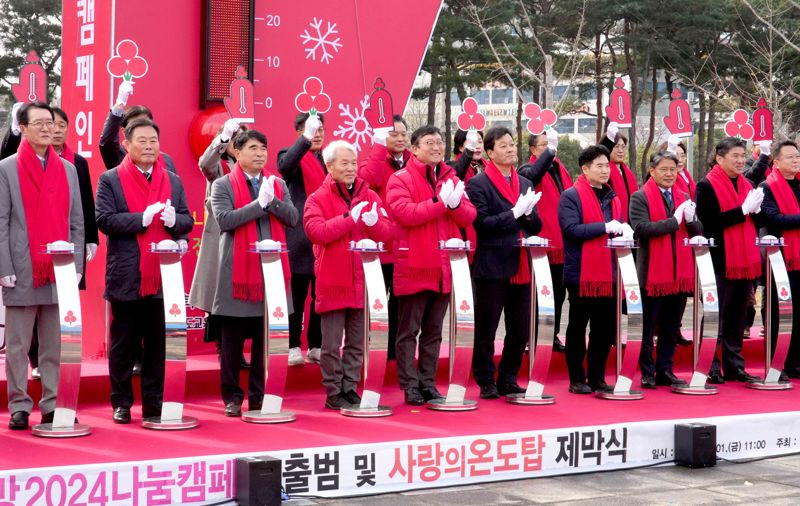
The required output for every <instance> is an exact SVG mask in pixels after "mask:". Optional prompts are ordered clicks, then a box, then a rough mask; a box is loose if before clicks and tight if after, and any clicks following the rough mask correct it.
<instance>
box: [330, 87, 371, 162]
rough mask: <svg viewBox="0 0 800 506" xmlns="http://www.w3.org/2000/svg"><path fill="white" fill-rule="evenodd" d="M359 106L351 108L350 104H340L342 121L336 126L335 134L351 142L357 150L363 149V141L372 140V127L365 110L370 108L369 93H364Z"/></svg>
mask: <svg viewBox="0 0 800 506" xmlns="http://www.w3.org/2000/svg"><path fill="white" fill-rule="evenodd" d="M359 105H360V107H361V108H360V109H359V108H358V107H353V108H352V109H351V108H350V106H349V105H346V104H339V116H340V117H341V118H342V121H341V123H339V125H338V126H337V127H336V130H335V131H334V132H333V135H334V136H336V137H339V138H340V139H343V140H346V141H348V142H350V143H351V144H352V145H353V146H355V148H356V150H358V151H361V143H366V142H367V140H368V139H369V140H372V127H371V126H369V121H367V117H366V116H365V115H364V111H366V110H367V109H368V108H369V95H364V98H363V99H362V100H361V102H360V104H359Z"/></svg>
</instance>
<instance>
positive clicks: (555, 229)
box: [530, 156, 572, 264]
mask: <svg viewBox="0 0 800 506" xmlns="http://www.w3.org/2000/svg"><path fill="white" fill-rule="evenodd" d="M535 161H536V157H535V156H531V160H530V163H534V162H535ZM554 161H555V162H556V163H557V164H558V169H559V171H558V174H559V178H560V179H561V188H562V189H564V190H566V189H567V188H571V187H572V176H570V175H569V172H568V171H567V168H566V167H564V164H563V163H561V160H559V159H558V158H556V159H555V160H554ZM536 191H539V192H542V199H541V200H540V201H539V204H538V205H537V206H536V208H537V209H538V210H539V217H540V218H542V231H541V233H540V234H539V235H540V236H542V237H545V238H547V239H549V240H550V245H551V248H550V249H548V250H547V259H548V260H550V263H551V264H563V263H564V239H563V238H562V237H561V227H560V226H559V224H558V201H559V199H560V198H561V193H559V191H558V186H556V182H555V179H553V176H552V175H550V171H545V173H544V177H542V180H541V181H539V184H538V185H537V186H536Z"/></svg>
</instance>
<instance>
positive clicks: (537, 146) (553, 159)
mask: <svg viewBox="0 0 800 506" xmlns="http://www.w3.org/2000/svg"><path fill="white" fill-rule="evenodd" d="M528 147H529V148H530V151H531V158H530V161H529V163H526V164H525V165H523V166H522V167H520V168H519V175H520V176H523V177H525V178H527V179H528V180H529V181H530V182H531V183H533V187H534V189H535V190H536V191H537V192H539V193H541V194H542V200H541V202H539V206H538V207H537V210H538V212H539V216H541V218H542V224H543V225H542V231H541V232H540V233H539V235H540V236H542V237H545V238H547V239H549V240H550V244H551V245H552V247H551V248H550V249H548V250H547V260H548V261H549V262H550V276H551V277H552V279H553V297H554V298H555V304H556V314H555V322H554V325H555V327H554V334H553V351H557V352H563V351H564V345H563V344H561V340H560V339H559V338H558V334H559V332H561V308H562V307H563V305H564V299H565V298H566V296H567V289H566V288H565V287H564V239H563V238H562V237H561V227H560V226H559V225H558V200H559V199H560V198H561V194H562V193H564V190H566V189H568V188H571V187H572V176H570V174H569V172H568V171H567V168H566V167H565V166H564V164H563V163H561V160H559V159H558V157H557V156H556V153H557V152H558V132H556V131H555V130H553V129H550V130H548V131H547V133H546V134H539V135H531V136H530V137H528Z"/></svg>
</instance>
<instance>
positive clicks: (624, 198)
mask: <svg viewBox="0 0 800 506" xmlns="http://www.w3.org/2000/svg"><path fill="white" fill-rule="evenodd" d="M620 170H623V171H625V179H623V178H622V173H621V172H620ZM626 182H627V186H626ZM608 184H609V185H611V188H613V189H614V191H615V192H616V194H617V197H619V199H620V200H621V203H622V215H621V218H622V219H621V220H620V221H624V222H627V221H628V207H629V206H630V203H631V195H633V194H634V192H635V191H636V190H638V189H639V184H638V183H637V182H636V176H635V175H634V174H633V172H631V169H629V168H628V166H627V165H625V162H622V164H621V165H617V164H616V163H614V162H611V178H610V179H609V180H608Z"/></svg>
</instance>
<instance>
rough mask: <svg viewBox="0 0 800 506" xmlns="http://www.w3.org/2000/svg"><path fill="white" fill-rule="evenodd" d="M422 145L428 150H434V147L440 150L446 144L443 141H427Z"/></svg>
mask: <svg viewBox="0 0 800 506" xmlns="http://www.w3.org/2000/svg"><path fill="white" fill-rule="evenodd" d="M420 145H422V146H425V147H426V148H434V147H436V148H440V147H442V146H444V142H442V141H425V142H420Z"/></svg>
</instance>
